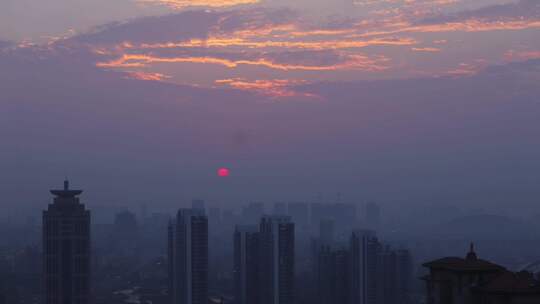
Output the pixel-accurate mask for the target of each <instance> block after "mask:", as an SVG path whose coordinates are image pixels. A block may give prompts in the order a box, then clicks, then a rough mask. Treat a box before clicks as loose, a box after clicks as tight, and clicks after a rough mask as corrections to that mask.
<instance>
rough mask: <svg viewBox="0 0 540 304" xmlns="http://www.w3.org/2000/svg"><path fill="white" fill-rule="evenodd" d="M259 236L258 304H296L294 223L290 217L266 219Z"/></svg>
mask: <svg viewBox="0 0 540 304" xmlns="http://www.w3.org/2000/svg"><path fill="white" fill-rule="evenodd" d="M259 233H260V234H259V237H260V239H259V242H260V243H259V292H260V302H259V303H261V304H293V303H294V223H293V222H292V221H291V220H290V218H289V217H288V216H265V217H263V218H262V219H261V224H260V232H259Z"/></svg>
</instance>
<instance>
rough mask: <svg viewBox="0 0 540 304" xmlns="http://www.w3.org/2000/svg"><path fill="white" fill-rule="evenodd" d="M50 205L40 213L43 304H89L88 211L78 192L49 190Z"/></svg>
mask: <svg viewBox="0 0 540 304" xmlns="http://www.w3.org/2000/svg"><path fill="white" fill-rule="evenodd" d="M51 193H52V194H53V195H54V196H55V197H54V202H53V203H52V204H50V205H49V208H48V209H47V210H46V211H44V212H43V264H44V265H43V268H44V288H45V295H44V297H45V299H44V303H46V304H87V303H89V302H90V211H88V210H86V208H85V206H84V205H83V204H81V203H80V202H79V198H78V197H77V196H78V195H80V194H81V193H82V190H71V189H69V182H68V181H65V182H64V189H62V190H51Z"/></svg>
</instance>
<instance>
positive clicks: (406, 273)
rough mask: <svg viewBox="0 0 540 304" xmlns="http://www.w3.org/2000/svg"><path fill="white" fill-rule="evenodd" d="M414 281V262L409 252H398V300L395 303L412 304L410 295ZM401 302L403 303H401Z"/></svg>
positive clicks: (404, 250) (401, 250) (403, 250)
mask: <svg viewBox="0 0 540 304" xmlns="http://www.w3.org/2000/svg"><path fill="white" fill-rule="evenodd" d="M412 280H413V261H412V257H411V253H410V252H409V250H406V249H400V250H396V299H397V302H395V303H405V304H407V303H411V301H410V299H409V297H410V295H409V293H410V290H411V284H412ZM400 301H401V302H400Z"/></svg>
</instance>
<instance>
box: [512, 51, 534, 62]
mask: <svg viewBox="0 0 540 304" xmlns="http://www.w3.org/2000/svg"><path fill="white" fill-rule="evenodd" d="M504 57H505V59H506V61H522V60H529V59H539V58H540V51H514V50H510V51H508V52H506V53H505V54H504Z"/></svg>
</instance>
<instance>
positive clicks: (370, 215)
mask: <svg viewBox="0 0 540 304" xmlns="http://www.w3.org/2000/svg"><path fill="white" fill-rule="evenodd" d="M364 220H365V223H366V225H367V227H368V228H369V229H371V230H375V231H377V230H379V229H380V228H381V207H380V206H379V204H377V203H374V202H370V203H367V204H366V207H365V219H364Z"/></svg>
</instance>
